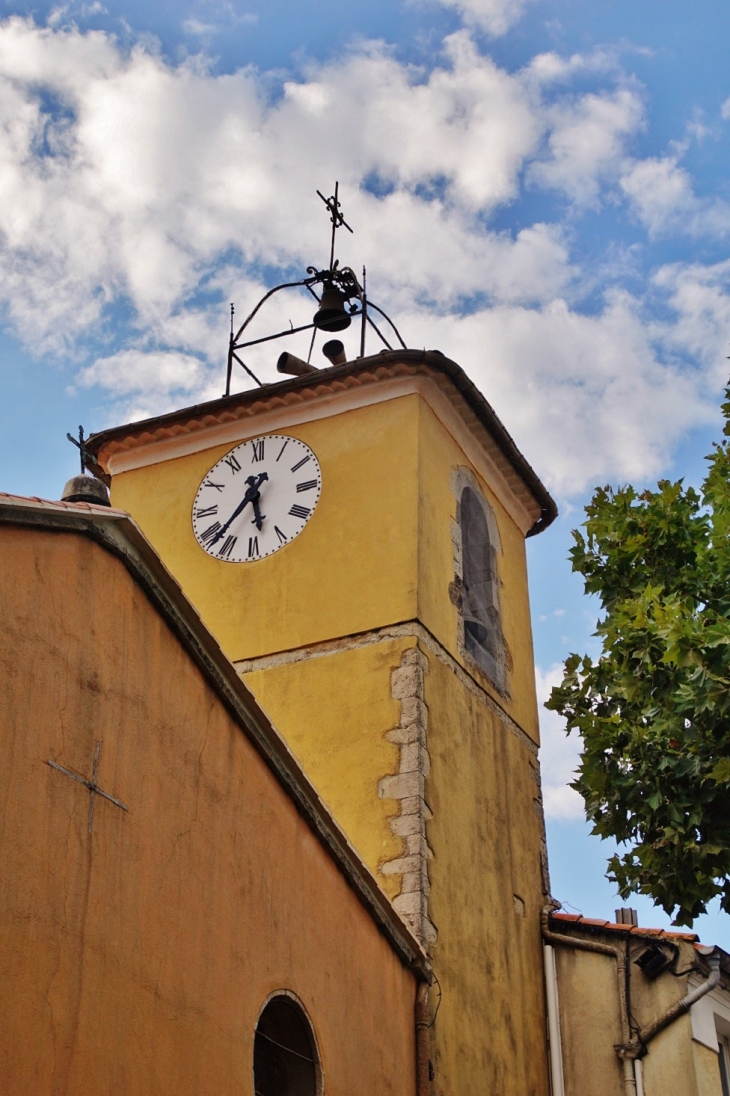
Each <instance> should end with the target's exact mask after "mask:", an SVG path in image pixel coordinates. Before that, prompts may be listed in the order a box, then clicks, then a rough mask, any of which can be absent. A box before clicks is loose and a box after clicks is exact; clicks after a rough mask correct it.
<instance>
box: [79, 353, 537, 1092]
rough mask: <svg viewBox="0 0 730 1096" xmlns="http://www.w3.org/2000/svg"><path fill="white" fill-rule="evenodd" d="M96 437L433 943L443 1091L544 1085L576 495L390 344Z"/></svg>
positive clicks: (455, 380) (466, 388)
mask: <svg viewBox="0 0 730 1096" xmlns="http://www.w3.org/2000/svg"><path fill="white" fill-rule="evenodd" d="M90 450H91V452H92V453H93V454H94V457H95V459H96V461H97V462H98V468H99V470H100V473H101V474H103V475H105V476H107V477H109V481H110V486H111V499H112V503H113V504H114V505H115V506H119V507H120V508H122V509H124V510H126V511H128V512H129V513H130V514H131V515H132V517H133V518H134V520H135V521H136V522H137V523H138V524H139V526H140V528H141V529H142V531H143V532H144V534H145V535H146V536H147V537H148V538H149V540H150V542H151V543H152V545H153V546H154V547H155V549H156V550H157V552H158V553H159V555H160V557H161V558H162V559H163V560H164V561H165V563H166V564H167V566H169V567H170V569H171V571H172V572H173V574H174V575H175V576H176V578H177V579H178V581H179V582H180V583H181V585H182V587H183V589H184V590H185V592H186V593H187V595H188V596H189V597H190V598H191V600H192V601H193V603H194V604H195V606H196V607H197V609H198V611H199V612H200V614H201V616H202V618H203V620H204V621H205V622H206V624H207V625H208V626H209V627H210V628H211V630H212V631H213V633H214V634H215V636H216V637H217V638H218V640H219V641H220V643H221V646H222V647H223V650H224V651H225V652H226V653H227V654H228V656H229V658H230V659H231V661H232V662H233V663H234V665H235V666H236V667H237V669H238V670H239V672H240V673H241V675H242V677H243V680H244V681H245V683H246V684H247V685H248V687H249V688H250V689H251V691H252V693H253V695H254V696H255V697H256V700H257V701H258V702H259V704H260V705H261V706H262V708H263V709H264V711H265V712H266V713H267V715H268V716H269V717H270V718H271V720H272V722H273V723H274V724H275V726H276V727H277V728H278V730H279V731H280V732H281V734H282V735H283V736H284V738H285V739H286V741H287V742H288V743H289V745H290V746H291V748H292V750H293V752H294V754H295V755H296V756H297V758H298V759H299V761H300V763H301V765H302V767H303V769H304V770H305V772H306V773H307V775H308V776H309V778H310V779H311V780H312V782H313V784H314V786H315V787H316V788H317V791H318V793H319V794H320V795H321V797H322V799H323V800H324V802H325V803H326V804H327V806H328V807H329V809H330V810H331V811H332V813H333V815H334V816H335V818H337V820H338V822H339V823H340V824H341V825H342V827H343V828H344V830H345V832H346V833H347V835H348V837H349V839H350V841H351V842H352V844H353V845H354V847H355V849H356V850H357V851H358V853H359V854H360V855H361V856H362V857H363V859H364V861H365V863H366V864H367V865H368V867H369V868H370V870H371V871H372V872H373V873H374V874H375V876H376V878H377V879H378V882H379V883H380V885H381V887H382V888H383V890H384V891H385V893H386V894H388V896H389V897H390V898H391V900H392V902H393V905H394V908H395V909H396V910H397V911H398V912H399V913H400V915H401V916H402V917H403V918H404V920H405V921H406V923H407V924H408V925H409V926H410V928H411V930H412V931H413V933H414V934H415V935H416V937H417V938H418V939H419V940H420V942H421V944H422V946H423V947H424V948H425V949H426V950H427V951H428V953H429V955H430V956H431V959H432V962H433V966H434V972H435V976H436V978H437V980H438V983H437V986H435V987H434V990H433V991H432V993H431V1007H432V1010H433V1011H434V1012H435V1010H436V1007H438V1018H437V1021H436V1023H435V1024H434V1028H433V1033H432V1034H433V1046H432V1059H431V1060H432V1069H433V1073H434V1079H433V1091H434V1093H455V1092H467V1091H472V1090H475V1089H484V1090H485V1091H492V1092H500V1093H504V1094H508V1093H514V1094H515V1096H517V1094H518V1093H519V1094H528V1093H529V1094H534V1096H543V1094H546V1093H547V1092H548V1066H547V1058H546V1053H545V1022H546V1020H545V1006H544V990H543V977H542V959H541V954H542V953H541V933H540V914H541V910H542V909H543V907H544V905H545V903H546V901H547V897H548V883H547V874H546V860H545V844H544V829H543V816H542V805H541V798H540V785H539V771H538V765H537V749H538V723H537V705H536V699H535V686H534V671H533V657H532V643H531V631H530V614H529V602H528V592H527V571H526V562H525V536H526V535H527V534H529V533H534V532H538V531H540V530H541V529H542V528H544V527H545V526H546V525H548V524H549V522H550V521H551V520H552V518H553V517H554V515H555V507H554V504H553V502H552V500H551V499H550V496H549V495H548V493H547V491H546V490H545V488H544V487H543V486H542V485H541V483H540V481H539V480H538V479H537V477H536V476H535V474H534V472H533V471H532V469H531V468H530V467H529V465H528V464H527V462H526V461H525V460H524V458H523V457H522V456H521V454H520V453H519V452H518V451H517V449H516V447H515V446H514V443H513V442H512V441H511V439H510V438H509V436H508V435H507V432H506V431H505V429H504V427H503V426H502V424H501V423H500V422H499V420H498V418H497V416H496V415H495V414H494V412H493V411H492V409H491V408H490V407H489V405H488V404H487V403H486V401H485V400H484V399H483V397H482V396H481V395H480V394H479V393H478V391H477V390H476V388H474V386H473V385H472V384H471V382H469V381H468V379H467V378H466V376H465V374H464V373H463V372H462V370H461V369H460V368H459V367H458V366H456V365H455V364H454V363H453V362H450V361H449V360H448V359H446V358H444V357H443V355H440V354H437V353H421V352H415V351H393V352H387V353H382V354H379V355H377V356H375V357H373V358H365V359H359V360H357V361H355V362H350V363H347V364H345V365H341V366H336V367H334V368H331V369H327V370H322V371H317V372H314V373H311V374H309V375H307V376H302V377H297V378H295V379H293V380H287V381H284V382H282V383H280V384H277V385H272V386H266V388H264V389H259V390H253V391H248V392H244V393H241V394H239V395H236V396H232V397H228V398H224V399H222V400H218V401H214V402H213V403H211V404H207V405H203V406H201V407H196V408H190V409H186V410H183V411H181V412H178V413H174V414H172V415H168V416H163V417H161V418H160V419H155V420H149V421H146V422H143V423H138V424H132V425H131V426H128V427H121V428H119V429H114V430H110V431H107V432H105V433H103V434H100V435H96V436H94V437H93V438H92V440H91V443H90ZM264 475H265V476H266V477H267V478H266V479H262V478H261V477H262V476H264ZM292 477H293V478H292ZM249 481H251V482H249ZM252 488H253V489H254V492H255V491H258V492H259V495H260V507H259V513H258V514H257V512H256V509H255V507H254V506H253V501H252V499H250V500H249V501H248V502H247V503H246V504H245V505H244V508H243V510H242V511H241V512H240V513H239V514H237V515H236V516H235V517H233V518H232V519H231V516H232V515H233V514H234V512H235V511H236V508H237V507H238V506H239V505H240V503H241V501H242V500H243V499H244V498H245V497H246V493H247V492H250V491H251V489H252ZM305 509H306V510H307V511H309V512H308V513H307V514H306V515H304V517H302V515H303V512H304V510H305ZM257 517H261V518H262V523H261V528H259V526H258V523H257ZM234 536H235V537H236V540H235V543H232V538H233V537H234ZM267 537H268V539H267ZM284 538H286V539H284ZM234 560H235V561H234ZM486 1017H494V1022H485V1018H486Z"/></svg>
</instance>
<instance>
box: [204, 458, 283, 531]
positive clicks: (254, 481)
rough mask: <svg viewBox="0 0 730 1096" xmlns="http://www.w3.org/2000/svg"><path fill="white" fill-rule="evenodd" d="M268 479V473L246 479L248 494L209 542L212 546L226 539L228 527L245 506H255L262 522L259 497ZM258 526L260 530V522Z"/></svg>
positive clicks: (255, 512)
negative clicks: (263, 484) (262, 485)
mask: <svg viewBox="0 0 730 1096" xmlns="http://www.w3.org/2000/svg"><path fill="white" fill-rule="evenodd" d="M268 478H269V476H268V473H267V472H262V473H261V475H259V476H248V477H247V478H246V483H247V484H248V490H247V491H246V494H245V495H244V496H243V498H242V499H241V501H240V502H239V504H238V506H237V507H236V509H235V510H234V511H233V513H232V514H231V516H230V517H229V519H228V521H227V522H226V523H225V525H222V526H221V528H220V529H219V530H218V532H217V533H216V535H215V536H214V537H213V538H212V540H211V541H210V542H209V543H210V544H215V543H216V541H219V540H221V539H222V538H223V537H224V535H225V534H226V532H227V531H228V527H229V526H230V524H231V522H232V521H234V520H235V519H236V518H237V517H238V515H239V514H240V513H241V511H242V510H243V508H244V507H245V506H247V505H248V503H249V502H252V503H253V504H254V514H258V516H259V520H261V514H260V511H259V508H258V502H259V497H260V496H259V488H260V486H261V484H262V483H263V482H264V480H267V479H268ZM256 524H257V527H258V528H259V529H260V528H261V526H260V525H259V524H258V522H257V523H256Z"/></svg>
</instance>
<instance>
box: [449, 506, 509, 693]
mask: <svg viewBox="0 0 730 1096" xmlns="http://www.w3.org/2000/svg"><path fill="white" fill-rule="evenodd" d="M490 519H491V521H490ZM493 523H494V517H493V515H492V513H491V511H489V510H488V503H487V502H486V500H484V499H483V498H482V497H481V495H480V494H479V493H478V492H477V491H476V490H475V489H474V487H472V486H469V485H467V486H466V487H464V489H463V490H462V492H461V497H460V500H459V526H460V529H461V560H462V576H461V577H462V604H461V612H462V619H463V622H464V648H465V650H466V652H467V653H468V654H469V655H471V657H472V658H473V659H474V661H475V662H476V663H477V665H478V666H480V667H481V669H482V670H484V672H485V673H486V674H487V676H488V677H489V678H490V679H491V681H492V682H493V683H494V684H495V685H496V686H497V688H498V689H500V690H501V691H502V692H505V691H506V688H507V675H506V666H505V661H506V660H505V644H504V637H503V635H502V624H501V621H500V613H499V579H498V575H497V551H496V546H495V544H494V539H495V537H493V536H492V535H491V532H490V524H493ZM494 532H495V534H496V528H495V530H494Z"/></svg>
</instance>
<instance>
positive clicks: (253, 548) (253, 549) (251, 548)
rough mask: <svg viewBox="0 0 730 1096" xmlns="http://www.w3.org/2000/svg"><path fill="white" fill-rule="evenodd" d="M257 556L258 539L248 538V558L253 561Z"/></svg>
mask: <svg viewBox="0 0 730 1096" xmlns="http://www.w3.org/2000/svg"><path fill="white" fill-rule="evenodd" d="M258 554H259V538H258V537H249V538H248V558H249V559H253V557H254V556H257V555H258Z"/></svg>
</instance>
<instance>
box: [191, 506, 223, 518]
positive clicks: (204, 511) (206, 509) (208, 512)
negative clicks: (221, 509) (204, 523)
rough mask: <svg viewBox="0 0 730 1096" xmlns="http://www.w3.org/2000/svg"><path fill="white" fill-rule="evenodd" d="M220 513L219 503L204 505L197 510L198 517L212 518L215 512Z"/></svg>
mask: <svg viewBox="0 0 730 1096" xmlns="http://www.w3.org/2000/svg"><path fill="white" fill-rule="evenodd" d="M217 513H218V503H215V505H214V506H202V507H201V508H200V509H199V510H196V511H195V516H196V518H212V517H213V515H214V514H217Z"/></svg>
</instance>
